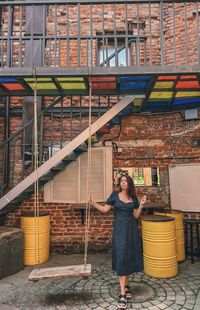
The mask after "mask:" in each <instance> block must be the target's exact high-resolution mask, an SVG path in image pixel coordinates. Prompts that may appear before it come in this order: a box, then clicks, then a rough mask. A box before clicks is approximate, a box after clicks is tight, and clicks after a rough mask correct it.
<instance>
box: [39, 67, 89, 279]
mask: <svg viewBox="0 0 200 310" xmlns="http://www.w3.org/2000/svg"><path fill="white" fill-rule="evenodd" d="M33 77H34V87H33V91H34V131H33V132H34V171H35V180H36V181H35V183H34V219H35V264H34V273H35V275H36V274H37V272H38V270H39V264H40V258H39V182H38V167H39V165H38V117H37V76H36V67H33ZM91 97H92V84H91V72H90V77H89V121H88V122H89V138H88V158H87V184H86V194H87V197H86V201H88V197H89V193H90V185H91V184H90V179H91V144H92V143H91V142H92V141H91V125H92V113H91V112H92V100H91ZM90 209H91V207H90V203H89V202H87V203H86V215H85V223H86V224H85V238H84V239H85V242H84V270H86V265H87V256H88V243H89V229H90Z"/></svg>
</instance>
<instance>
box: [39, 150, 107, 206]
mask: <svg viewBox="0 0 200 310" xmlns="http://www.w3.org/2000/svg"><path fill="white" fill-rule="evenodd" d="M87 156H88V155H87V152H86V153H84V154H81V155H80V156H79V157H78V158H77V160H76V161H74V162H71V163H70V164H69V165H68V166H67V167H66V168H65V170H64V171H62V172H60V173H59V174H57V175H56V176H55V177H54V179H53V180H52V181H50V182H48V183H47V184H45V187H44V201H45V202H51V203H85V202H86V201H87V197H86V196H87V192H86V191H87ZM91 157H92V159H91V178H90V186H91V194H92V195H94V197H95V199H96V200H97V201H99V202H101V201H105V200H106V199H107V197H108V196H109V195H110V193H111V192H112V147H93V148H92V156H91Z"/></svg>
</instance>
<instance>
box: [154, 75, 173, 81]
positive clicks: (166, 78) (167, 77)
mask: <svg viewBox="0 0 200 310" xmlns="http://www.w3.org/2000/svg"><path fill="white" fill-rule="evenodd" d="M176 78H177V76H176V75H160V76H159V77H158V79H157V80H158V81H174V80H176Z"/></svg>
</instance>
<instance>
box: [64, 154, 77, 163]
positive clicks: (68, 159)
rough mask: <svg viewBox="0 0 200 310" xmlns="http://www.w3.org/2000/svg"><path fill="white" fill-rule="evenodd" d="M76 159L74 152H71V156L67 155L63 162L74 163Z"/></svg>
mask: <svg viewBox="0 0 200 310" xmlns="http://www.w3.org/2000/svg"><path fill="white" fill-rule="evenodd" d="M76 159H77V154H75V153H74V152H72V153H71V154H69V155H67V156H66V157H65V158H64V159H63V161H69V162H71V161H75V160H76Z"/></svg>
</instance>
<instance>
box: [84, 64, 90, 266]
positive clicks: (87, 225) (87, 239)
mask: <svg viewBox="0 0 200 310" xmlns="http://www.w3.org/2000/svg"><path fill="white" fill-rule="evenodd" d="M88 123H89V138H88V154H87V155H88V156H87V185H86V195H87V196H86V201H87V202H86V208H85V211H86V214H85V222H86V224H85V246H84V269H85V270H86V264H87V256H88V243H89V230H90V210H91V205H90V202H88V197H89V194H90V189H91V184H90V183H91V182H90V180H91V159H92V139H91V126H92V81H91V68H90V72H89V120H88Z"/></svg>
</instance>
